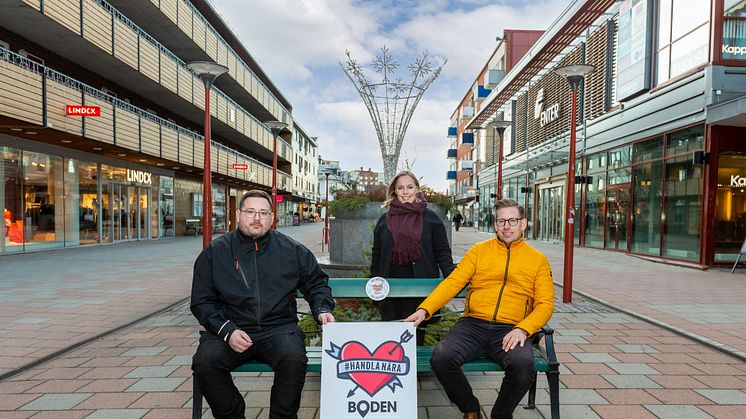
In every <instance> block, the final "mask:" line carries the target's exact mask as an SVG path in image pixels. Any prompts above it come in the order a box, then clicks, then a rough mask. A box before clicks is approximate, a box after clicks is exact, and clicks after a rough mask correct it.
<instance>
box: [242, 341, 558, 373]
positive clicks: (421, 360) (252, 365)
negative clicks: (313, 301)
mask: <svg viewBox="0 0 746 419" xmlns="http://www.w3.org/2000/svg"><path fill="white" fill-rule="evenodd" d="M432 352H433V347H432V346H418V347H417V372H430V371H432V370H431V369H430V355H431V354H432ZM321 354H322V352H321V347H319V346H307V347H306V356H308V366H307V367H306V371H308V372H321ZM534 365H535V366H536V371H537V372H547V371H549V363H548V362H547V360H546V357H545V355H544V353H543V351H542V350H541V349H539V348H534ZM461 369H462V370H463V371H502V370H503V369H502V368H500V366H499V365H498V364H496V363H495V362H494V361H492V360H490V359H487V358H479V359H476V360H474V361H471V362H468V363H466V364H464V365H463V366H462V367H461ZM233 371H234V372H272V368H270V366H269V365H267V364H265V363H262V362H258V361H251V362H249V363H248V364H243V365H241V366H239V367H238V368H236V369H235V370H233Z"/></svg>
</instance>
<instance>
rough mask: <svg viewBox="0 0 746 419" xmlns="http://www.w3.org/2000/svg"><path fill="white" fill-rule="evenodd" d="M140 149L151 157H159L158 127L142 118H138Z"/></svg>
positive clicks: (159, 139) (159, 138)
mask: <svg viewBox="0 0 746 419" xmlns="http://www.w3.org/2000/svg"><path fill="white" fill-rule="evenodd" d="M140 148H141V151H142V152H143V153H147V154H150V155H151V156H160V155H161V130H160V126H159V125H158V124H157V123H155V122H153V121H151V120H149V119H147V118H144V117H141V118H140Z"/></svg>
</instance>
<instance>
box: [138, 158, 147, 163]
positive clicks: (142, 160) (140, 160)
mask: <svg viewBox="0 0 746 419" xmlns="http://www.w3.org/2000/svg"><path fill="white" fill-rule="evenodd" d="M137 161H139V162H141V163H145V162H146V161H148V159H137Z"/></svg>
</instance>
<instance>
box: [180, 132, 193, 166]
mask: <svg viewBox="0 0 746 419" xmlns="http://www.w3.org/2000/svg"><path fill="white" fill-rule="evenodd" d="M179 163H182V164H188V165H189V166H193V165H194V139H193V138H192V136H191V135H189V134H186V133H184V132H182V131H179Z"/></svg>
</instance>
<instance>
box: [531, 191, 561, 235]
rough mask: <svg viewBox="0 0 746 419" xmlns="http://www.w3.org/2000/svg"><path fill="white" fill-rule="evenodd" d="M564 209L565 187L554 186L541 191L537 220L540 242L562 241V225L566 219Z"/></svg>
mask: <svg viewBox="0 0 746 419" xmlns="http://www.w3.org/2000/svg"><path fill="white" fill-rule="evenodd" d="M563 207H564V187H562V186H552V187H547V188H542V189H540V190H539V203H538V211H537V212H538V214H537V218H538V221H539V226H538V227H539V231H538V233H539V237H538V238H539V239H540V240H546V241H555V242H559V241H562V235H563V231H562V225H563V220H564V218H565V215H564V213H563V211H562V210H563Z"/></svg>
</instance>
